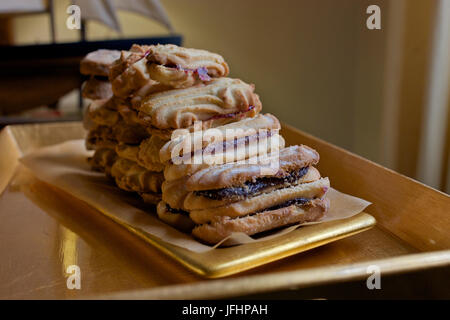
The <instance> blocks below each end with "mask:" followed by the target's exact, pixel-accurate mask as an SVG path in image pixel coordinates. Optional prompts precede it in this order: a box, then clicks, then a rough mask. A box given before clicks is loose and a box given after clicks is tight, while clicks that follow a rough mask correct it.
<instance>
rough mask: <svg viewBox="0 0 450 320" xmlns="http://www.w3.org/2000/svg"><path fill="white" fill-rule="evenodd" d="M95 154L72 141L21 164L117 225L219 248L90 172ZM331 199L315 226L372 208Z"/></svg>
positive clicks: (202, 248)
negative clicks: (89, 160)
mask: <svg viewBox="0 0 450 320" xmlns="http://www.w3.org/2000/svg"><path fill="white" fill-rule="evenodd" d="M91 155H92V152H90V151H87V150H86V149H85V146H84V140H70V141H67V142H64V143H61V144H57V145H53V146H48V147H44V148H41V149H38V150H36V151H34V152H33V153H31V154H28V155H25V156H24V157H22V158H21V159H20V161H21V162H22V163H23V164H24V165H25V166H26V167H28V168H29V169H30V170H31V171H32V172H33V174H34V175H35V176H36V177H37V178H38V179H40V180H42V181H44V182H47V183H49V184H51V185H54V186H56V187H58V188H60V189H62V190H64V191H66V192H68V193H70V194H72V195H73V196H75V197H77V198H79V199H81V200H83V201H85V202H87V203H88V204H90V205H91V206H93V207H94V208H96V209H97V210H99V211H100V212H102V213H103V214H105V215H106V216H108V217H110V218H111V219H113V220H115V221H117V222H120V223H122V224H127V225H129V226H131V227H133V228H134V229H136V230H138V231H144V232H146V233H149V234H151V235H153V236H155V237H158V238H159V239H161V240H163V241H166V242H168V243H170V244H173V245H176V246H179V247H182V248H185V249H188V250H191V251H194V252H206V251H208V250H212V249H214V248H215V247H217V245H216V246H215V247H210V246H208V245H205V244H202V243H200V242H199V241H197V240H195V239H194V238H193V237H192V236H191V235H189V234H185V233H182V232H179V231H178V230H176V229H174V228H172V227H171V226H169V225H167V224H165V223H164V222H162V221H161V220H159V219H158V217H157V216H156V209H153V210H149V211H148V212H147V211H144V210H142V209H140V208H138V207H136V206H135V205H133V197H131V196H130V194H129V193H127V192H125V191H122V190H120V189H118V188H117V187H116V186H115V185H114V183H113V182H112V181H111V180H109V179H108V178H107V177H105V175H104V174H102V173H98V172H93V171H91V170H90V166H89V165H88V163H87V160H86V159H87V157H88V156H91ZM332 183H333V181H331V184H332ZM327 197H328V198H329V200H330V210H329V211H328V213H327V214H326V216H325V217H324V218H323V219H322V220H321V221H319V222H315V223H322V222H325V221H332V220H338V219H345V218H349V217H351V216H354V215H356V214H358V213H360V212H361V211H363V210H364V209H365V208H366V207H367V206H368V205H370V202H368V201H365V200H363V199H359V198H356V197H353V196H350V195H346V194H343V193H341V192H339V191H337V190H334V189H332V188H331V189H330V190H329V191H328V193H327ZM134 202H135V201H134ZM307 224H312V223H307ZM298 227H299V225H295V226H291V227H287V228H284V229H282V230H280V231H278V232H276V233H273V234H271V235H268V236H265V237H262V238H258V239H253V238H252V237H249V236H247V235H246V234H242V233H236V234H233V235H232V237H230V238H229V239H226V244H244V243H249V242H254V241H264V240H268V239H272V238H274V237H279V236H280V235H282V234H286V233H288V232H291V231H293V230H295V229H296V228H298ZM224 241H225V240H224ZM222 242H223V241H222Z"/></svg>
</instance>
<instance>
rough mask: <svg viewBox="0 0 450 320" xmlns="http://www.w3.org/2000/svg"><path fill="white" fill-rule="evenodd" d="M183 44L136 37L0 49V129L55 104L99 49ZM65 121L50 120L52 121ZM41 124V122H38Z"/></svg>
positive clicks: (170, 39)
mask: <svg viewBox="0 0 450 320" xmlns="http://www.w3.org/2000/svg"><path fill="white" fill-rule="evenodd" d="M134 43H137V44H158V43H161V44H168V43H172V44H176V45H181V44H182V37H181V36H179V35H171V36H167V37H151V38H136V39H125V40H108V41H87V42H74V43H55V44H44V45H31V46H0V102H1V103H0V127H1V126H3V125H5V124H11V123H24V122H34V121H33V119H32V118H27V119H20V118H17V117H14V118H13V119H11V118H7V117H4V116H7V115H13V114H18V113H20V112H23V111H26V110H30V109H33V108H36V107H39V106H42V105H46V106H52V105H56V104H57V102H58V100H59V99H60V98H61V97H62V96H64V95H65V94H67V93H69V92H70V91H72V90H73V89H77V88H80V86H81V83H82V82H83V80H84V79H83V77H82V76H81V75H80V70H79V64H80V61H81V59H82V58H83V57H84V56H85V55H86V54H87V53H89V52H91V51H95V50H98V49H116V50H128V49H129V48H130V47H131V45H132V44H134ZM55 120H56V121H59V120H64V119H52V121H55ZM41 121H42V119H41Z"/></svg>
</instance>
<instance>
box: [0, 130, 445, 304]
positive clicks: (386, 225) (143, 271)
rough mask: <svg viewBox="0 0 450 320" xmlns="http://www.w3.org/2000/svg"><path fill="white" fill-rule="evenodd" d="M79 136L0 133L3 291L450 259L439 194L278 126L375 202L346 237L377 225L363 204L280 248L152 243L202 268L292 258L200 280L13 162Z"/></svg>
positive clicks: (180, 287)
mask: <svg viewBox="0 0 450 320" xmlns="http://www.w3.org/2000/svg"><path fill="white" fill-rule="evenodd" d="M82 134H83V131H82V129H81V125H80V124H79V123H64V124H46V125H42V124H41V125H25V126H11V127H7V128H5V129H4V130H3V131H2V132H1V133H0V150H2V151H3V155H2V157H0V173H1V174H0V188H1V189H0V191H3V193H2V195H1V197H0V219H2V224H0V259H1V261H3V263H2V265H1V266H0V298H71V297H111V296H110V294H111V293H113V292H117V291H120V293H117V295H116V297H121V298H127V297H133V298H147V297H150V298H208V297H210V298H212V297H215V298H218V297H227V296H236V295H242V294H251V293H257V292H264V291H268V290H274V289H282V288H289V287H293V286H295V287H301V286H309V285H314V284H318V283H324V282H325V283H330V282H335V281H343V280H347V279H355V278H358V277H363V276H365V275H366V270H365V269H364V266H365V265H366V264H370V263H372V262H376V263H378V264H379V266H380V267H382V268H385V269H386V272H391V273H392V272H404V271H406V270H408V271H410V270H417V269H423V268H428V267H432V266H438V265H447V264H449V263H450V251H449V250H448V248H449V247H450V235H449V234H448V230H449V227H450V221H449V219H450V217H449V216H448V212H450V207H449V204H450V203H449V197H448V196H447V195H445V194H442V193H439V192H437V191H435V190H433V189H430V188H428V187H426V186H423V185H421V184H419V183H417V182H415V181H413V180H411V179H408V178H405V177H403V176H400V175H398V174H396V173H394V172H392V171H389V170H387V169H385V168H382V167H380V166H378V165H376V164H373V163H371V162H369V161H367V160H365V159H362V158H360V157H357V156H355V155H353V154H351V153H348V152H346V151H344V150H342V149H339V148H337V147H335V146H332V145H330V144H327V143H325V142H323V141H321V140H318V139H316V138H313V137H311V136H309V135H306V134H304V133H302V132H300V131H298V130H296V129H293V128H291V127H288V126H284V127H283V132H282V134H283V135H284V136H285V138H286V141H287V142H288V143H290V144H294V143H304V144H308V145H310V146H312V147H314V148H316V149H317V150H318V151H319V153H320V154H321V164H320V165H319V170H320V171H321V172H322V173H323V174H324V175H327V176H329V177H330V179H331V180H332V181H333V185H334V186H336V188H337V189H339V190H341V191H343V192H346V193H349V194H353V195H355V196H359V197H362V198H365V199H367V200H369V201H371V202H373V203H374V205H372V206H371V207H369V208H368V209H367V211H368V213H370V214H371V215H373V216H375V218H376V219H377V221H378V225H377V226H375V227H374V228H372V229H370V230H368V231H366V232H364V233H361V234H358V235H355V236H353V237H347V238H346V236H348V235H351V234H354V233H357V232H358V231H362V230H365V229H367V228H370V226H371V225H373V223H374V219H373V218H372V217H371V216H370V215H369V214H365V213H362V214H360V215H357V216H355V217H353V218H351V219H349V221H335V222H330V223H326V224H321V225H313V226H308V227H304V228H300V229H298V230H296V231H295V232H293V233H291V234H287V235H285V236H283V239H277V244H279V241H280V240H282V244H281V245H275V243H271V241H272V240H269V241H267V242H262V243H255V244H250V245H244V246H240V247H236V248H240V249H239V250H236V251H233V250H234V249H236V248H226V249H219V250H216V251H214V252H210V253H208V256H207V257H206V258H205V257H204V256H202V255H201V254H192V253H191V252H186V251H185V250H182V249H179V248H175V247H171V246H162V245H161V244H158V246H160V247H159V249H162V250H163V251H165V252H166V253H169V255H172V257H174V256H177V257H178V259H177V260H179V261H180V260H181V262H182V263H183V264H186V265H188V266H189V267H190V268H191V269H193V270H195V271H196V272H199V273H202V274H204V275H207V276H209V277H218V276H224V275H228V274H231V273H234V272H236V270H238V271H242V270H245V269H248V268H250V267H252V266H254V265H255V264H256V265H260V264H262V263H266V262H269V261H273V260H276V259H279V258H281V257H286V256H289V255H292V256H290V257H288V258H285V259H282V260H278V261H276V262H272V263H270V264H266V265H264V266H261V267H259V268H256V269H252V270H249V271H245V272H242V273H239V274H237V275H234V276H232V277H228V278H227V279H222V280H214V281H211V280H209V281H206V282H205V281H201V278H200V277H199V276H197V275H196V274H195V273H194V272H190V271H188V270H187V269H186V268H183V267H181V266H180V265H179V264H178V263H174V262H173V260H172V259H168V258H167V257H166V255H164V254H161V253H160V251H159V250H155V248H154V247H152V246H149V245H148V243H147V242H145V241H142V238H138V237H135V236H133V235H132V234H131V233H129V232H127V231H126V230H124V229H123V228H121V227H120V226H118V225H117V224H115V223H113V222H112V221H111V220H109V219H108V218H105V217H104V216H102V215H100V214H98V212H97V211H96V210H95V209H93V208H92V207H90V206H88V205H87V204H85V203H83V202H81V201H79V200H77V199H75V198H73V197H71V196H70V195H68V194H66V193H64V192H62V191H60V190H59V189H56V188H54V187H52V186H49V185H46V184H45V183H42V182H40V181H38V180H36V179H34V178H33V177H32V176H30V175H29V174H27V173H26V172H25V170H24V169H22V168H20V167H17V158H18V157H19V156H20V155H21V154H22V153H27V152H29V151H32V150H33V149H35V148H37V147H40V146H43V145H50V144H54V143H58V142H62V141H65V140H68V139H75V138H80V137H81V136H82ZM24 179H28V180H25V181H26V183H25V184H24V183H23V182H24ZM20 182H21V183H20ZM20 185H22V186H23V185H26V188H24V187H18V186H20ZM3 189H4V190H3ZM430 208H432V209H433V210H429V209H430ZM350 220H351V221H350ZM299 235H300V236H299ZM340 238H342V239H341V240H340V241H336V242H333V243H329V244H328V245H327V246H322V247H320V248H316V249H314V250H310V251H308V252H307V253H306V252H305V253H300V254H295V255H294V253H298V252H300V251H304V250H309V249H312V248H314V247H317V246H319V245H322V244H325V243H328V242H330V241H332V240H337V239H340ZM147 241H150V242H152V240H151V239H147ZM436 250H441V251H439V252H437V251H436ZM435 251H436V252H435ZM25 253H26V254H25ZM412 253H414V255H410V254H412ZM399 256H403V257H399ZM71 264H77V265H78V266H80V269H81V271H82V274H83V277H82V290H80V291H77V290H68V289H67V287H66V278H67V274H66V273H65V270H66V268H67V266H68V265H71ZM382 271H383V269H382ZM136 290H137V291H136Z"/></svg>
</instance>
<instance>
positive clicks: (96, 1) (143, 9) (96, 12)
mask: <svg viewBox="0 0 450 320" xmlns="http://www.w3.org/2000/svg"><path fill="white" fill-rule="evenodd" d="M72 3H73V4H75V5H78V6H79V7H80V8H81V17H82V18H83V19H85V20H97V21H99V22H102V23H104V24H105V25H107V26H108V27H110V28H111V29H113V30H115V31H117V32H120V31H121V27H120V22H119V19H118V18H117V14H116V10H117V9H121V10H127V11H132V12H136V13H139V14H142V15H144V16H146V17H149V18H151V19H153V20H155V21H158V22H159V23H161V24H162V25H164V26H165V27H166V28H167V29H169V30H170V31H173V28H172V25H171V23H170V21H169V17H168V16H167V14H166V11H165V10H164V8H163V6H162V5H161V3H160V2H159V0H72Z"/></svg>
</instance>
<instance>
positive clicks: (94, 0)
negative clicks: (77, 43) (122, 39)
mask: <svg viewBox="0 0 450 320" xmlns="http://www.w3.org/2000/svg"><path fill="white" fill-rule="evenodd" d="M72 3H73V4H75V5H77V6H79V7H80V9H81V17H82V19H84V20H97V21H99V22H101V23H103V24H105V25H107V26H108V27H110V28H111V29H113V30H115V31H117V32H120V31H121V29H120V23H119V19H118V18H117V15H116V9H115V7H114V2H113V1H112V0H72Z"/></svg>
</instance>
